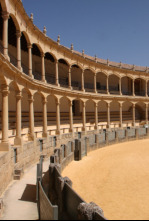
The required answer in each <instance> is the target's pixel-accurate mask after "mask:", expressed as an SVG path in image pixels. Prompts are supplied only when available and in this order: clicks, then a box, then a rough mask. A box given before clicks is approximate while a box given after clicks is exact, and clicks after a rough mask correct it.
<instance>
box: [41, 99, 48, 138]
mask: <svg viewBox="0 0 149 221" xmlns="http://www.w3.org/2000/svg"><path fill="white" fill-rule="evenodd" d="M42 102H43V137H46V138H47V137H48V119H47V98H43V100H42Z"/></svg>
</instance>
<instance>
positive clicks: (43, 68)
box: [41, 53, 46, 82]
mask: <svg viewBox="0 0 149 221" xmlns="http://www.w3.org/2000/svg"><path fill="white" fill-rule="evenodd" d="M44 57H45V54H44V53H41V59H42V71H41V73H42V81H43V82H45V81H46V78H45V60H44Z"/></svg>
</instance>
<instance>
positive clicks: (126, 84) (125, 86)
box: [121, 76, 132, 96]
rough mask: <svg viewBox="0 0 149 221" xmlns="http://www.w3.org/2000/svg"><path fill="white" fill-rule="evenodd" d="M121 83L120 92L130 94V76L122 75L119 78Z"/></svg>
mask: <svg viewBox="0 0 149 221" xmlns="http://www.w3.org/2000/svg"><path fill="white" fill-rule="evenodd" d="M121 84H122V94H123V95H129V96H131V95H132V78H130V77H129V76H124V77H122V79H121Z"/></svg>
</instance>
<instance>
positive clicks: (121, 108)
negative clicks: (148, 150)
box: [120, 103, 123, 128]
mask: <svg viewBox="0 0 149 221" xmlns="http://www.w3.org/2000/svg"><path fill="white" fill-rule="evenodd" d="M120 128H123V104H122V103H120Z"/></svg>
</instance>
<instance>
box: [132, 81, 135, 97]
mask: <svg viewBox="0 0 149 221" xmlns="http://www.w3.org/2000/svg"><path fill="white" fill-rule="evenodd" d="M132 94H133V96H135V80H134V79H133V80H132Z"/></svg>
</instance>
